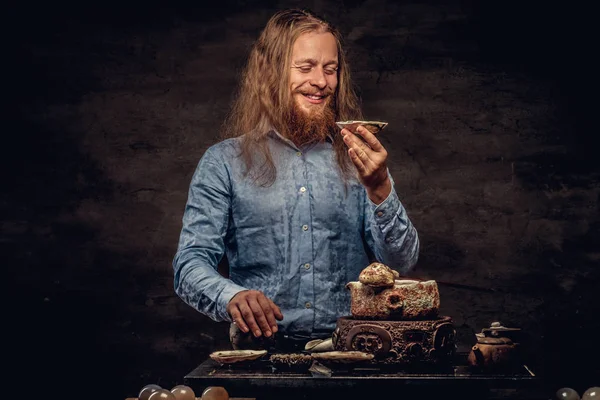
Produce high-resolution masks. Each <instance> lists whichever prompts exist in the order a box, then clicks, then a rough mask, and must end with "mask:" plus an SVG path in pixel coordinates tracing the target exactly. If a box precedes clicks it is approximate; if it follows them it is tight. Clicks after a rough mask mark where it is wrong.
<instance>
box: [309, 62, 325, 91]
mask: <svg viewBox="0 0 600 400" xmlns="http://www.w3.org/2000/svg"><path fill="white" fill-rule="evenodd" d="M310 84H311V85H312V86H316V87H318V88H319V89H325V87H326V86H327V79H325V71H324V70H323V68H322V67H319V68H314V69H313V72H312V76H311V79H310Z"/></svg>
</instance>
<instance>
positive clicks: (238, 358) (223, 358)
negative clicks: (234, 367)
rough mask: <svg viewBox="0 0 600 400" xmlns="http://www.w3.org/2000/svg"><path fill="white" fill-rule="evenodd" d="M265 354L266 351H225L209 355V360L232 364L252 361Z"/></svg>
mask: <svg viewBox="0 0 600 400" xmlns="http://www.w3.org/2000/svg"><path fill="white" fill-rule="evenodd" d="M265 354H267V350H225V351H215V352H214V353H211V354H210V358H212V359H213V360H214V361H216V362H220V363H222V364H233V363H238V362H244V361H254V360H257V359H259V358H261V357H262V356H264V355H265Z"/></svg>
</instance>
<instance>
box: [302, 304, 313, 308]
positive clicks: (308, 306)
mask: <svg viewBox="0 0 600 400" xmlns="http://www.w3.org/2000/svg"><path fill="white" fill-rule="evenodd" d="M304 307H306V308H311V307H312V306H311V304H310V303H306V304H305V305H304Z"/></svg>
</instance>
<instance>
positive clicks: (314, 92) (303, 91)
mask: <svg viewBox="0 0 600 400" xmlns="http://www.w3.org/2000/svg"><path fill="white" fill-rule="evenodd" d="M294 93H300V94H303V95H308V96H331V95H333V91H332V90H331V89H328V90H306V89H296V90H295V91H294Z"/></svg>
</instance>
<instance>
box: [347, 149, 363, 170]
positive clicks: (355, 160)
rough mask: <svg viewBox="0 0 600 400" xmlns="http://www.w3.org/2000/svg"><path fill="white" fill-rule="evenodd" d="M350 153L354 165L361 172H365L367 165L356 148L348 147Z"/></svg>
mask: <svg viewBox="0 0 600 400" xmlns="http://www.w3.org/2000/svg"><path fill="white" fill-rule="evenodd" d="M348 155H349V156H350V159H351V160H352V162H353V163H354V166H355V167H356V169H357V170H358V172H359V173H360V174H364V173H366V172H367V167H366V166H365V164H364V163H363V161H362V160H361V158H360V157H359V156H358V155H357V154H356V151H355V150H354V149H348Z"/></svg>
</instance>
